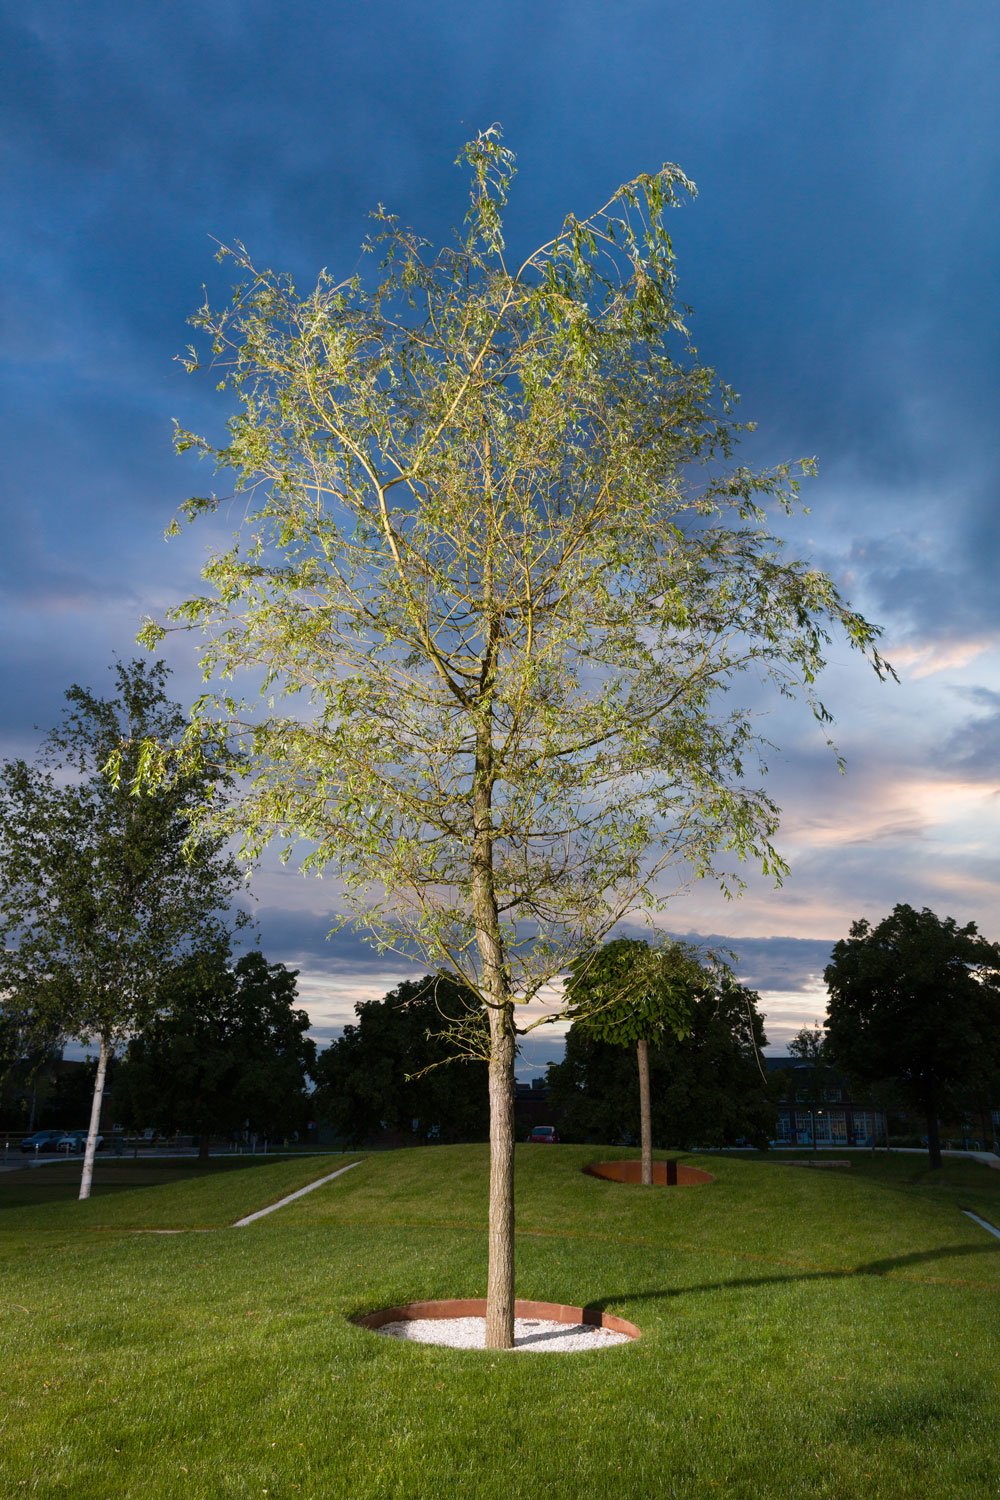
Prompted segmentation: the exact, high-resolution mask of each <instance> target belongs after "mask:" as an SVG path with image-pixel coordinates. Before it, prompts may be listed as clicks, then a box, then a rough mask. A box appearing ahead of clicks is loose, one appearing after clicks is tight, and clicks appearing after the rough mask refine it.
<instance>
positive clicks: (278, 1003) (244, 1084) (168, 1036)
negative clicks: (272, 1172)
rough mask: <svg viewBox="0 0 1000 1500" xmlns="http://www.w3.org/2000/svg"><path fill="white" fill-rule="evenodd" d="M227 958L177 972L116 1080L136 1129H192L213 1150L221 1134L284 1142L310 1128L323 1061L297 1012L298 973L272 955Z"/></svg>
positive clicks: (122, 1105) (301, 1013)
mask: <svg viewBox="0 0 1000 1500" xmlns="http://www.w3.org/2000/svg"><path fill="white" fill-rule="evenodd" d="M225 959H226V955H224V954H220V955H218V957H217V960H216V963H215V965H214V966H213V967H212V968H206V966H205V965H204V964H203V963H195V964H187V965H185V964H182V965H181V966H179V968H178V969H176V970H175V971H174V973H173V975H172V976H171V979H170V982H169V985H168V986H167V987H165V990H164V991H163V992H161V1004H162V1009H161V1010H160V1011H159V1012H158V1014H157V1015H156V1016H154V1017H153V1018H152V1020H150V1021H148V1022H147V1023H146V1025H145V1026H144V1027H143V1029H142V1031H141V1032H140V1033H139V1034H138V1035H137V1036H134V1037H133V1038H132V1040H131V1041H130V1042H129V1044H128V1049H127V1051H126V1054H125V1059H124V1061H123V1063H122V1064H121V1065H120V1067H119V1068H118V1072H117V1075H116V1079H115V1098H116V1101H117V1102H118V1105H119V1109H120V1111H121V1112H122V1114H123V1115H127V1116H128V1118H129V1119H130V1120H131V1122H132V1123H133V1124H135V1125H139V1126H148V1125H155V1126H159V1127H160V1128H172V1129H179V1130H185V1131H191V1132H192V1133H193V1134H195V1135H197V1136H199V1137H200V1139H201V1142H202V1150H203V1153H205V1152H207V1144H208V1137H209V1136H210V1135H212V1134H216V1133H220V1132H226V1133H228V1132H231V1131H237V1130H239V1131H242V1130H243V1129H244V1128H245V1127H246V1128H249V1129H251V1130H253V1131H255V1132H256V1133H258V1134H260V1135H263V1136H269V1137H271V1139H275V1138H277V1137H278V1136H283V1135H286V1134H291V1133H292V1132H293V1131H296V1130H300V1129H302V1128H303V1127H304V1126H305V1124H306V1120H307V1116H308V1113H309V1110H310V1100H309V1095H308V1093H307V1083H308V1078H309V1076H310V1075H311V1074H312V1071H313V1067H314V1064H315V1058H316V1047H315V1043H314V1042H313V1041H312V1040H311V1038H310V1037H308V1036H307V1035H306V1032H307V1031H308V1029H309V1024H310V1022H309V1016H308V1015H307V1013H306V1012H305V1011H304V1010H296V1009H294V1008H293V1007H294V1003H295V998H296V988H295V980H296V971H295V970H294V969H287V968H286V967H285V965H284V964H269V963H268V962H267V960H266V959H265V958H264V956H263V954H262V953H247V954H244V955H243V957H241V958H240V959H238V960H237V961H236V963H235V964H230V963H228V962H226V961H225Z"/></svg>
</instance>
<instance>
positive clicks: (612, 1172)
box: [583, 1161, 715, 1187]
mask: <svg viewBox="0 0 1000 1500" xmlns="http://www.w3.org/2000/svg"><path fill="white" fill-rule="evenodd" d="M583 1170H584V1171H585V1172H589V1174H590V1176H591V1177H603V1178H604V1180H605V1181H606V1182H641V1181H642V1162H641V1161H597V1162H593V1163H592V1164H591V1165H590V1166H589V1167H584V1169H583ZM714 1181H715V1176H714V1174H713V1173H712V1172H703V1171H702V1170H701V1168H700V1167H685V1166H684V1165H683V1164H682V1163H681V1162H677V1161H654V1163H653V1186H654V1187H702V1186H703V1185H704V1184H705V1183H706V1182H714Z"/></svg>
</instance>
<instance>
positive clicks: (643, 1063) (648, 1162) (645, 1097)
mask: <svg viewBox="0 0 1000 1500" xmlns="http://www.w3.org/2000/svg"><path fill="white" fill-rule="evenodd" d="M636 1052H637V1054H638V1058H639V1139H640V1141H641V1142H642V1182H643V1186H644V1187H652V1185H653V1111H652V1108H651V1106H650V1102H649V1043H648V1042H639V1043H638V1044H637V1045H636Z"/></svg>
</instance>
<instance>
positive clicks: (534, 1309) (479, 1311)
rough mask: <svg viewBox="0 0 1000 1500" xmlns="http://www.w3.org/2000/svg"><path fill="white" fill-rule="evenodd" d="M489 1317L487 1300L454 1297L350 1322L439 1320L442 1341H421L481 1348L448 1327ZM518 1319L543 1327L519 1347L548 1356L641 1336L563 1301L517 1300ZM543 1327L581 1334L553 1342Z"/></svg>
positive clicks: (376, 1325)
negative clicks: (602, 1335)
mask: <svg viewBox="0 0 1000 1500" xmlns="http://www.w3.org/2000/svg"><path fill="white" fill-rule="evenodd" d="M485 1317H486V1298H485V1297H456V1298H451V1299H449V1300H448V1301H442V1302H407V1303H404V1304H403V1305H402V1306H401V1307H380V1308H379V1309H378V1311H377V1312H370V1313H364V1314H363V1315H362V1316H360V1317H356V1318H353V1319H352V1320H351V1321H352V1322H354V1323H356V1324H358V1325H359V1326H360V1327H361V1328H371V1329H373V1330H374V1331H376V1332H377V1331H378V1330H379V1329H382V1328H385V1327H387V1325H389V1324H392V1323H426V1322H440V1323H441V1324H442V1328H441V1335H442V1336H441V1338H440V1339H436V1338H432V1337H427V1336H426V1334H425V1335H424V1336H423V1337H422V1340H421V1341H422V1342H424V1343H441V1344H450V1345H458V1346H460V1347H461V1346H464V1347H467V1348H482V1347H483V1346H482V1344H481V1343H478V1342H473V1341H470V1340H469V1339H468V1338H467V1337H459V1336H456V1337H452V1336H451V1333H450V1331H449V1330H448V1329H447V1327H446V1325H448V1324H451V1325H452V1327H453V1328H455V1329H457V1328H458V1325H459V1320H465V1319H469V1318H482V1319H484V1320H485ZM514 1317H515V1319H516V1320H518V1322H521V1323H526V1324H529V1325H532V1326H533V1327H539V1326H541V1327H542V1328H543V1331H542V1332H541V1333H539V1334H537V1335H536V1334H534V1333H532V1332H531V1330H530V1329H529V1330H528V1331H527V1333H526V1334H525V1335H523V1342H522V1341H521V1340H519V1342H518V1345H517V1346H516V1348H525V1347H528V1348H533V1349H535V1351H536V1352H545V1351H546V1347H547V1346H548V1347H551V1348H552V1351H553V1352H562V1353H566V1352H570V1350H581V1351H582V1350H586V1349H587V1348H588V1347H589V1348H595V1347H599V1346H600V1341H595V1340H593V1338H592V1337H591V1333H592V1331H596V1330H598V1329H600V1330H603V1331H605V1332H607V1333H612V1334H617V1335H618V1338H617V1339H615V1340H614V1342H615V1343H621V1342H627V1341H633V1340H635V1339H637V1338H639V1337H640V1333H639V1329H638V1328H637V1327H636V1326H635V1324H634V1323H629V1322H628V1321H627V1320H626V1319H625V1318H616V1317H615V1316H614V1315H613V1314H612V1313H605V1312H600V1311H598V1309H597V1308H593V1307H570V1306H568V1305H566V1304H565V1303H562V1302H529V1301H524V1300H522V1299H521V1298H518V1300H517V1301H516V1302H515V1303H514ZM545 1324H562V1325H563V1326H565V1328H566V1332H567V1335H568V1336H569V1335H572V1334H573V1333H574V1332H575V1333H576V1334H578V1335H579V1336H578V1337H567V1338H566V1339H564V1340H558V1342H553V1334H552V1333H546V1332H544V1325H545ZM490 1352H493V1351H490Z"/></svg>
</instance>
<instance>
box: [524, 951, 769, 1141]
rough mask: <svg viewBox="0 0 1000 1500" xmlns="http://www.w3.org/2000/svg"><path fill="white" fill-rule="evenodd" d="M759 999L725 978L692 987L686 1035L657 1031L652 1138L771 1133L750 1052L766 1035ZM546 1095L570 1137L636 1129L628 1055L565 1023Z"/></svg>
mask: <svg viewBox="0 0 1000 1500" xmlns="http://www.w3.org/2000/svg"><path fill="white" fill-rule="evenodd" d="M757 1005H758V997H757V996H756V995H755V994H754V992H753V991H752V990H748V989H745V988H744V987H743V986H742V985H739V984H736V983H735V982H734V981H731V980H730V981H728V982H725V983H719V984H716V985H712V986H709V987H707V988H706V989H704V990H703V991H702V992H701V993H700V994H698V995H696V996H695V997H694V998H693V999H692V1001H691V1004H690V1008H689V1011H688V1027H689V1030H688V1032H687V1035H686V1036H684V1037H683V1038H677V1037H674V1036H671V1035H670V1034H669V1033H665V1034H664V1035H663V1037H662V1039H661V1041H660V1042H659V1043H658V1044H657V1045H656V1046H650V1048H649V1067H650V1098H651V1122H652V1136H653V1144H654V1145H655V1146H656V1147H657V1148H661V1149H662V1148H664V1147H668V1146H674V1147H680V1148H681V1149H684V1150H688V1149H692V1148H694V1147H696V1146H730V1145H733V1144H735V1143H736V1142H737V1141H739V1140H742V1139H747V1140H750V1141H752V1142H753V1143H754V1144H755V1145H759V1146H763V1145H766V1143H767V1141H768V1140H769V1139H770V1138H771V1136H772V1135H773V1134H774V1126H775V1107H774V1100H773V1089H772V1086H771V1084H770V1081H769V1080H768V1079H766V1078H765V1077H764V1075H763V1074H762V1071H761V1068H760V1065H759V1062H758V1056H757V1054H758V1052H759V1050H760V1048H762V1047H763V1046H764V1045H765V1044H766V1042H767V1038H766V1036H765V1034H764V1024H763V1020H762V1017H761V1015H760V1012H759V1010H758V1008H757ZM548 1079H549V1101H550V1103H551V1104H552V1105H553V1107H554V1109H558V1110H563V1111H565V1116H564V1120H563V1123H561V1124H560V1127H559V1128H560V1131H561V1132H562V1133H563V1134H564V1135H565V1136H566V1137H567V1138H568V1139H571V1140H573V1139H575V1140H588V1139H589V1140H599V1141H607V1142H614V1141H617V1140H621V1139H623V1138H624V1137H626V1136H633V1137H634V1136H637V1135H638V1133H639V1123H640V1122H639V1101H638V1096H637V1090H636V1087H635V1061H634V1058H633V1057H632V1056H631V1055H630V1054H629V1053H628V1052H627V1051H625V1050H624V1049H623V1048H622V1047H620V1046H614V1045H612V1044H610V1043H608V1042H605V1041H601V1040H598V1039H596V1038H595V1037H594V1036H593V1035H592V1034H590V1029H589V1028H588V1027H586V1026H583V1025H580V1024H579V1023H577V1024H574V1025H573V1026H572V1027H571V1028H570V1031H569V1034H568V1036H567V1038H566V1055H565V1059H564V1061H563V1062H561V1063H557V1064H555V1065H553V1066H552V1067H550V1068H549V1072H548Z"/></svg>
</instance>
